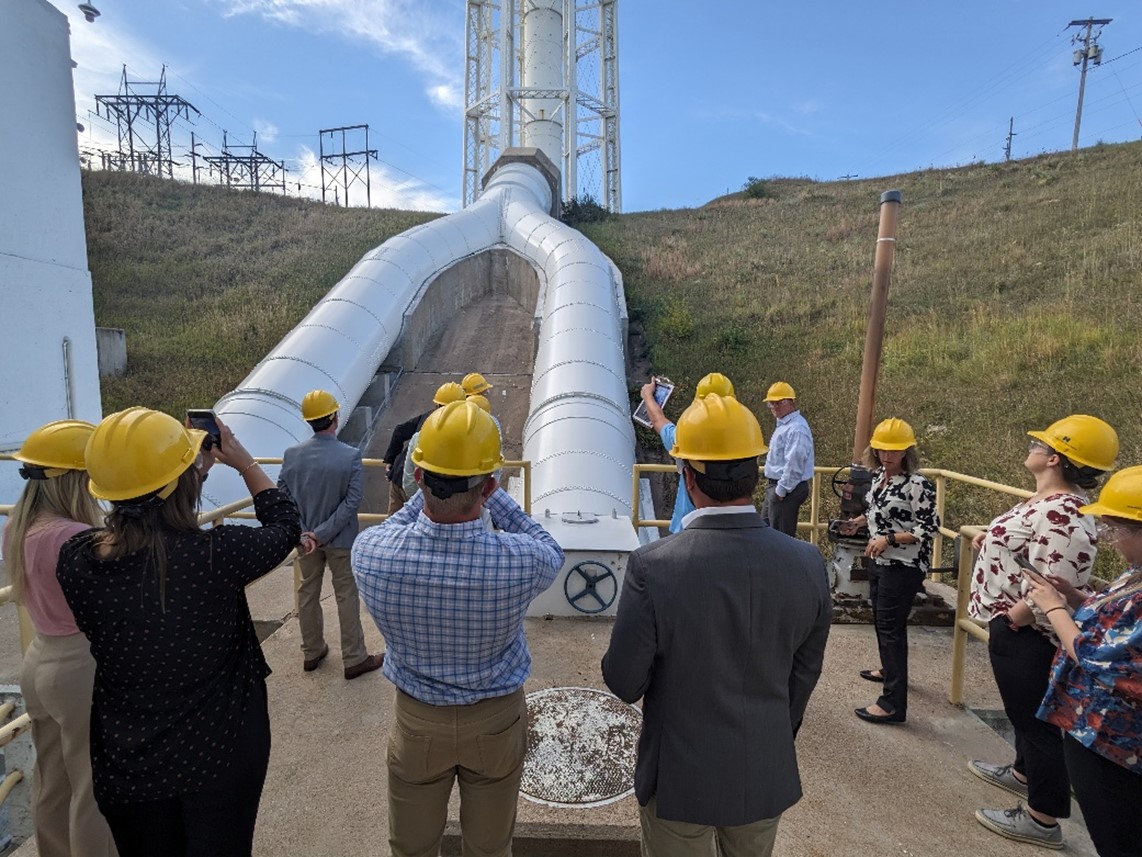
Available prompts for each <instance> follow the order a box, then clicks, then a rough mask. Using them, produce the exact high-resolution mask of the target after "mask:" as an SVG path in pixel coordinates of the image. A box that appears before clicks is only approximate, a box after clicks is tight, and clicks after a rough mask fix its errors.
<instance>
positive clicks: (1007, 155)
mask: <svg viewBox="0 0 1142 857" xmlns="http://www.w3.org/2000/svg"><path fill="white" fill-rule="evenodd" d="M1014 136H1015V117H1014V116H1012V117H1011V118H1010V119H1008V120H1007V148H1006V149H1004V150H1003V160H1005V161H1010V160H1011V138H1012V137H1014Z"/></svg>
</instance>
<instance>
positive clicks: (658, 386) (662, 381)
mask: <svg viewBox="0 0 1142 857" xmlns="http://www.w3.org/2000/svg"><path fill="white" fill-rule="evenodd" d="M673 392H674V382H673V381H671V380H670V379H669V378H666V377H659V376H655V378H654V401H655V402H657V403H658V407H660V408H661V407H664V406H665V405H666V400H667V399H669V398H670V394H671V393H673ZM631 419H632V420H634V421H635V422H636V423H638V424H639V425H641V426H646V427H647V428H653V427H654V426H653V425H652V423H651V422H650V414H649V413H648V412H647V410H646V402H644V401H641V400H639V403H638V407H637V408H635V409H634V413H633V414H631Z"/></svg>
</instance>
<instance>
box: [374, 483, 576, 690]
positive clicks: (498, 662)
mask: <svg viewBox="0 0 1142 857" xmlns="http://www.w3.org/2000/svg"><path fill="white" fill-rule="evenodd" d="M423 507H424V497H423V496H422V495H421V494H419V493H418V494H417V495H416V496H415V497H413V498H412V499H411V500H410V501H409V502H408V503H407V504H405V506H404V507H403V508H402V509H401V510H400V511H399V512H397V513H396V514H395V515H393V516H392V517H391V518H389V519H388V520H387V521H385V522H384V523H383V524H381V525H380V526H376V527H370V528H369V529H367V530H365V531H364V532H362V533H361V534H360V535H359V536H358V537H357V540H356V542H354V543H353V574H354V576H355V577H356V579H357V587H358V588H359V589H360V592H361V598H362V599H364V602H365V606H366V607H367V608H368V609H369V613H370V614H372V616H373V620H374V621H375V622H376V623H377V627H378V628H379V629H380V631H381V633H382V634H384V635H385V642H386V644H387V648H386V652H385V666H384V672H385V675H386V676H387V677H388V679H389V680H390V681H391V682H392V683H393V684H395V685H396V686H397V687H398V688H400V689H401V690H403V691H404V692H405V693H407V694H408V695H409V696H412V697H414V698H415V699H418V700H420V701H421V702H424V703H428V704H429V705H468V704H470V703H473V702H478V701H479V700H481V699H488V698H491V697H495V696H504V695H506V694H509V693H512V692H514V691H516V690H518V689H519V688H520V687H522V686H523V683H524V681H525V680H526V679H527V676H528V674H529V673H530V670H531V653H530V652H529V651H528V648H527V640H526V639H525V638H524V633H523V619H524V615H525V613H526V612H527V608H528V605H529V604H531V601H532V599H534V598H535V597H536V596H537V595H539V594H540V593H541V592H543V590H545V589H547V587H549V586H550V585H551V584H552V583H553V582H554V580H555V577H556V575H557V574H558V573H559V570H560V568H562V566H563V551H562V549H561V548H560V547H559V544H558V543H557V542H556V541H555V539H554V538H552V537H551V535H550V534H549V533H548V532H547V531H546V530H545V529H543V527H541V526H540V525H539V524H538V523H536V522H535V521H534V520H532V519H531V518H530V517H528V516H527V515H526V514H524V512H523V510H522V509H521V508H520V507H519V505H518V504H516V502H515V501H514V500H512V499H511V497H509V496H508V495H507V494H506V493H505V492H504V491H503V490H499V489H497V491H496V492H495V493H494V494H493V495H492V496H491V497H490V498H489V499H488V501H487V503H486V508H487V509H488V511H489V512H490V513H491V516H492V521H493V523H494V524H495V525H496V527H497V528H498V529H499V530H500V532H489V531H487V530H486V529H485V528H484V525H483V524H482V523H481V521H480V520H479V519H478V518H477V519H476V520H474V521H468V522H466V523H462V524H436V523H433V522H432V521H430V520H429V519H428V517H427V516H426V515H424V514H423V513H422V511H421V510H422V509H423Z"/></svg>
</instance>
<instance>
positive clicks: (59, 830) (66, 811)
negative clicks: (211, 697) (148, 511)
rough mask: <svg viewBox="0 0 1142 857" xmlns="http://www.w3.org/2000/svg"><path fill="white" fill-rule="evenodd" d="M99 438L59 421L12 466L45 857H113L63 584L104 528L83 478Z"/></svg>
mask: <svg viewBox="0 0 1142 857" xmlns="http://www.w3.org/2000/svg"><path fill="white" fill-rule="evenodd" d="M94 430H95V426H93V425H92V424H91V423H86V422H82V421H80V420H60V421H58V422H53V423H48V424H47V425H45V426H41V427H40V428H38V429H36V430H35V431H34V432H32V433H31V434H30V435H29V436H28V439H27V440H25V441H24V445H23V446H22V447H21V448H20V451H19V452H17V453H16V454H15V455H14V456H13V457H14V458H15V459H16V460H17V461H20V462H21V463H22V464H23V466H22V467H21V468H20V475H21V476H22V477H23V478H24V479H25V480H27V481H26V484H25V485H24V490H23V493H22V494H21V495H20V499H19V500H17V501H16V505H15V506H14V507H13V508H12V512H11V516H10V517H9V519H8V523H7V525H6V526H5V528H4V562H5V565H6V567H7V569H8V574H9V577H10V579H11V583H12V590H13V594H14V596H15V601H16V603H18V604H20V605H22V606H23V607H24V609H25V610H27V612H28V617H29V618H30V619H31V622H32V627H33V629H35V636H34V637H33V638H32V642H31V645H29V646H28V651H27V652H25V653H24V665H23V670H22V672H21V675H20V689H21V691H23V694H24V700H25V703H26V705H27V709H28V714H29V715H30V717H31V719H32V743H33V744H35V747H36V767H35V772H34V775H33V777H32V818H33V824H34V829H35V835H36V846H37V848H38V849H39V853H40V855H41V857H96V855H99V857H106V855H114V854H115V844H114V842H113V841H112V838H111V830H110V829H109V828H108V826H107V822H106V820H104V818H103V815H102V814H101V813H100V812H99V807H98V806H97V805H96V803H95V798H94V797H93V796H92V791H91V751H90V747H89V742H88V737H89V734H90V730H91V689H92V684H93V682H94V680H95V660H94V659H93V658H92V656H91V648H90V646H89V645H88V642H87V638H86V637H85V636H83V634H81V633H80V630H79V627H78V626H77V625H76V622H75V617H74V616H73V615H72V612H71V610H70V609H69V608H68V606H67V601H66V600H65V599H64V595H63V592H62V591H61V590H60V586H59V582H58V581H57V580H56V564H57V563H58V561H59V553H60V548H61V547H62V546H63V544H64V542H66V541H67V540H68V539H70V538H71V537H72V536H74V535H77V534H78V533H82V532H83V531H85V530H90V529H91V528H92V527H97V526H99V524H100V522H101V521H102V520H103V513H102V511H101V510H100V508H99V505H98V504H97V503H96V502H95V498H94V497H92V496H91V494H90V493H89V492H88V490H87V473H86V472H85V471H84V448H85V447H86V446H87V441H88V438H90V437H91V433H92V432H93V431H94Z"/></svg>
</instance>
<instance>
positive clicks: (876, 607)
mask: <svg viewBox="0 0 1142 857" xmlns="http://www.w3.org/2000/svg"><path fill="white" fill-rule="evenodd" d="M923 585H924V572H923V571H921V570H920V569H918V568H915V567H914V566H911V565H903V564H902V563H898V562H893V563H889V564H887V565H878V564H877V563H872V564H870V565H869V568H868V597H869V600H870V601H871V602H872V610H873V616H874V617H875V624H876V645H877V648H879V649H880V671H881V674H882V675H883V676H884V689H883V691H882V692H881V695H880V699H878V700H877V701H876V704H877V705H879V706H880V707H881V708H883V709H884V710H885V711H888V712H891V713H893V714H899V715H900V717H901V718H904V717H907V716H908V615H909V614H910V613H911V612H912V605H913V603H914V602H915V601H916V593H917V592H919V591H920V588H921V587H922V586H923Z"/></svg>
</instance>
